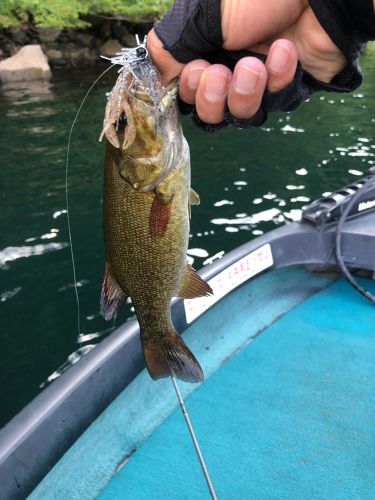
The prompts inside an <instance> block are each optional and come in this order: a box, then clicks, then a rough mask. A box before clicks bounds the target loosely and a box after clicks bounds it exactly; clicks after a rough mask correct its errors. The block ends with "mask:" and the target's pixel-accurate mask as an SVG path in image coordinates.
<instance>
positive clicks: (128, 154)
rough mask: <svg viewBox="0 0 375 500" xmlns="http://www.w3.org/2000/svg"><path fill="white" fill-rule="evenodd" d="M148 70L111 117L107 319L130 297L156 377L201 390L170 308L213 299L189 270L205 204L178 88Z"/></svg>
mask: <svg viewBox="0 0 375 500" xmlns="http://www.w3.org/2000/svg"><path fill="white" fill-rule="evenodd" d="M142 65H143V66H140V67H139V68H137V69H138V73H136V71H132V70H131V69H127V68H126V67H125V66H124V67H123V70H122V72H121V73H120V76H119V77H118V80H117V82H116V84H115V86H114V88H113V90H112V92H111V94H110V96H109V99H108V103H107V106H106V112H105V117H104V127H103V132H102V136H103V135H105V136H106V138H107V145H106V157H105V172H104V197H103V216H104V241H105V254H106V263H105V272H104V281H103V287H102V293H101V300H100V304H101V314H102V315H103V317H104V318H105V319H106V320H109V319H111V318H112V317H113V316H114V315H115V314H116V312H117V311H118V309H119V308H120V307H121V305H122V304H123V302H124V300H125V299H126V298H127V297H130V298H131V301H132V303H133V306H134V309H135V313H136V316H137V318H138V322H139V325H140V333H141V343H142V348H143V353H144V357H145V362H146V366H147V369H148V371H149V373H150V375H151V377H152V378H153V379H158V378H161V377H167V376H170V375H171V374H173V375H175V376H176V377H178V378H180V379H181V380H185V381H188V382H198V381H201V380H203V372H202V369H201V367H200V365H199V363H198V361H197V360H196V358H195V357H194V355H193V354H192V353H191V352H190V350H189V349H188V348H187V346H186V345H185V343H184V342H183V340H182V339H181V337H180V336H179V335H178V333H177V332H176V330H175V328H174V326H173V324H172V321H171V311H170V304H171V299H172V297H184V298H193V297H199V296H204V295H208V294H211V293H212V290H211V288H210V286H209V285H208V284H207V283H205V282H204V281H203V280H202V278H200V277H199V275H198V274H197V273H196V272H195V271H194V270H193V268H192V267H191V266H190V265H189V264H187V262H186V252H187V248H188V239H189V219H190V210H191V205H194V204H198V203H199V197H198V195H197V194H196V193H195V192H194V191H193V190H192V189H191V188H190V154H189V146H188V144H187V141H186V139H185V138H184V136H183V133H182V128H181V123H180V119H179V111H178V106H177V102H176V98H177V93H178V85H177V82H172V83H171V84H170V85H169V86H168V87H167V88H164V87H163V86H162V85H161V83H160V79H159V77H158V74H157V70H156V68H155V67H154V66H153V65H152V63H151V61H150V60H149V59H148V58H147V59H146V60H145V61H143V62H142ZM145 75H149V76H147V77H145ZM150 75H151V76H150Z"/></svg>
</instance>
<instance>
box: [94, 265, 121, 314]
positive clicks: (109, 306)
mask: <svg viewBox="0 0 375 500" xmlns="http://www.w3.org/2000/svg"><path fill="white" fill-rule="evenodd" d="M125 299H126V295H125V293H124V292H123V291H122V289H121V287H120V285H119V284H118V283H117V281H116V278H115V277H114V276H113V274H112V270H111V266H110V264H109V263H108V262H107V261H106V263H105V270H104V280H103V286H102V293H101V296H100V314H101V315H102V316H103V318H104V319H105V320H106V321H109V320H110V319H112V318H113V317H114V315H115V314H116V312H117V311H118V310H119V309H120V307H121V306H122V304H123V302H124V300H125Z"/></svg>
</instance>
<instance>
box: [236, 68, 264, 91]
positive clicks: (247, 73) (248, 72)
mask: <svg viewBox="0 0 375 500" xmlns="http://www.w3.org/2000/svg"><path fill="white" fill-rule="evenodd" d="M259 77H260V73H258V72H257V71H255V70H253V69H251V68H248V67H247V66H238V68H237V70H236V75H235V78H234V82H233V87H234V89H235V90H236V91H237V92H239V93H240V94H252V93H253V92H254V91H255V89H256V87H257V84H258V81H259Z"/></svg>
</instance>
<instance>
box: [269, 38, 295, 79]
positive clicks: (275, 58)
mask: <svg viewBox="0 0 375 500" xmlns="http://www.w3.org/2000/svg"><path fill="white" fill-rule="evenodd" d="M290 56H291V54H290V51H289V49H288V48H287V47H285V46H284V45H281V44H279V45H276V46H275V47H273V50H272V51H271V54H270V56H269V59H268V61H267V62H268V64H267V66H268V69H270V70H271V71H273V72H275V73H280V72H281V71H284V70H285V69H286V68H287V66H288V63H289V60H290Z"/></svg>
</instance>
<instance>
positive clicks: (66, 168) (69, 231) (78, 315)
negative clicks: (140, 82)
mask: <svg viewBox="0 0 375 500" xmlns="http://www.w3.org/2000/svg"><path fill="white" fill-rule="evenodd" d="M114 66H115V65H114V64H112V65H111V66H109V68H107V69H105V70H104V71H103V73H101V74H100V75H99V76H98V78H97V79H96V80H95V81H94V83H93V84H92V85H91V87H90V88H89V90H88V91H87V92H86V94H85V96H84V98H83V99H82V102H81V104H80V105H79V107H78V110H77V113H76V115H75V117H74V119H73V122H72V125H71V127H70V130H69V136H68V145H67V148H66V162H65V206H66V219H67V224H68V236H69V246H70V256H71V259H72V270H73V281H74V292H75V297H76V302H77V329H78V337H79V335H80V334H81V307H80V302H79V294H78V284H77V273H76V266H75V261H74V250H73V241H72V229H71V225H70V214H69V193H68V174H69V156H70V143H71V139H72V133H73V129H74V126H75V124H76V122H77V119H78V116H79V114H80V112H81V110H82V107H83V105H84V103H85V102H86V99H87V97H88V95H89V94H90V92H91V91H92V89H93V88H94V87H95V85H96V84H97V83H98V81H99V80H100V79H101V78H102V77H103V76H104V75H105V74H106V73H107V72H108V71H109V70H110V69H112V68H113V67H114Z"/></svg>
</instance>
